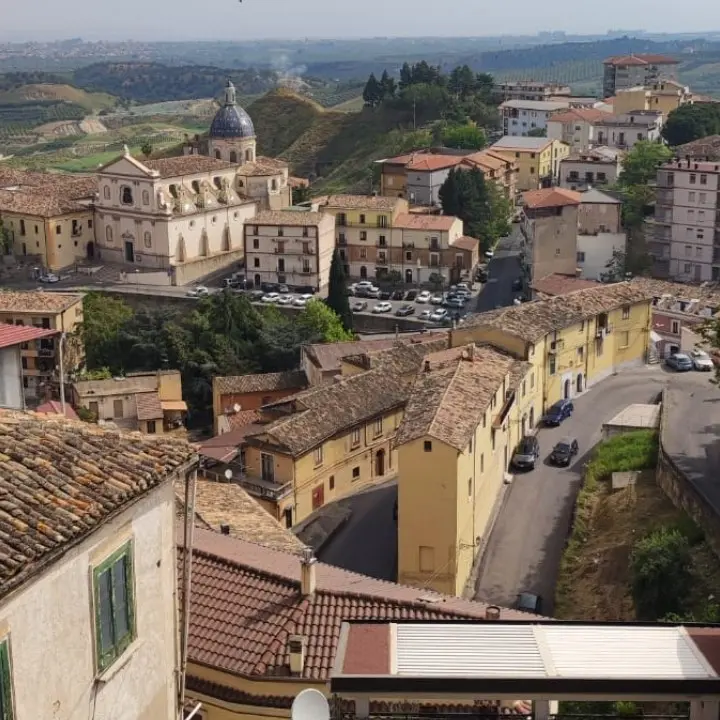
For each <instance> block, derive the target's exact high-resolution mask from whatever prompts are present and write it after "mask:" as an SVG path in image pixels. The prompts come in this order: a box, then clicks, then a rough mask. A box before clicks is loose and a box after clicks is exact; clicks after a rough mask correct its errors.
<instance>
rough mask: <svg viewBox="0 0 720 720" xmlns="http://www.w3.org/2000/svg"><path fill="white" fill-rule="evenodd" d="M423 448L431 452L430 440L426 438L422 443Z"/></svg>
mask: <svg viewBox="0 0 720 720" xmlns="http://www.w3.org/2000/svg"><path fill="white" fill-rule="evenodd" d="M423 450H424V451H425V452H432V440H426V441H425V442H424V443H423Z"/></svg>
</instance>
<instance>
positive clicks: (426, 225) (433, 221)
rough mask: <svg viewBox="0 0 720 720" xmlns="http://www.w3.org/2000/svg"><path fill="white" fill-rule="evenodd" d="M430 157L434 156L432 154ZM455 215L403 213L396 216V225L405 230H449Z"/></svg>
mask: <svg viewBox="0 0 720 720" xmlns="http://www.w3.org/2000/svg"><path fill="white" fill-rule="evenodd" d="M428 157H433V156H432V155H430V156H428ZM456 221H457V218H456V217H455V216H453V215H419V214H418V213H401V214H400V215H398V216H397V217H396V218H395V222H394V223H393V226H394V227H398V228H403V229H405V230H436V231H438V232H443V231H444V232H447V231H448V230H450V228H451V227H452V226H453V225H454V224H455V222H456Z"/></svg>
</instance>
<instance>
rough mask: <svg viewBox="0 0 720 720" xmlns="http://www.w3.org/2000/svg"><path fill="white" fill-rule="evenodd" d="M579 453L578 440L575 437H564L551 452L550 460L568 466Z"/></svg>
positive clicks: (561, 465)
mask: <svg viewBox="0 0 720 720" xmlns="http://www.w3.org/2000/svg"><path fill="white" fill-rule="evenodd" d="M577 453H578V442H577V440H576V439H575V438H571V437H566V438H563V439H562V440H561V441H560V442H559V443H558V444H557V445H556V446H555V447H554V448H553V449H552V452H551V453H550V462H551V463H552V464H553V465H558V466H560V467H567V466H568V465H570V463H571V462H572V459H573V458H574V457H575V456H576V455H577Z"/></svg>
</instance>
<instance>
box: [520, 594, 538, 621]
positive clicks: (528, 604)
mask: <svg viewBox="0 0 720 720" xmlns="http://www.w3.org/2000/svg"><path fill="white" fill-rule="evenodd" d="M515 607H516V608H517V609H518V610H522V611H523V612H529V613H534V614H535V615H540V614H541V613H542V598H541V597H540V595H536V594H535V593H529V592H522V593H520V594H519V595H518V596H517V600H516V601H515Z"/></svg>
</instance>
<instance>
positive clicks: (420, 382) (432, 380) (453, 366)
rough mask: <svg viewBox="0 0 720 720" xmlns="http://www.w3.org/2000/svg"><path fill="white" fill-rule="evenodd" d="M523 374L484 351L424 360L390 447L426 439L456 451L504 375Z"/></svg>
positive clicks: (468, 349)
mask: <svg viewBox="0 0 720 720" xmlns="http://www.w3.org/2000/svg"><path fill="white" fill-rule="evenodd" d="M515 366H519V367H515ZM528 369H529V365H528V364H527V363H523V362H519V361H517V360H514V359H513V358H512V357H510V356H509V355H507V354H505V353H503V352H501V351H498V350H496V349H495V348H491V347H487V346H484V347H477V346H475V345H467V346H465V347H456V348H452V349H451V350H445V351H442V352H438V353H434V354H430V355H427V356H426V357H425V363H424V366H423V367H422V368H421V369H420V370H419V371H418V373H417V376H416V378H415V382H414V384H413V387H412V390H411V391H410V399H409V400H408V404H407V406H406V408H405V416H404V418H403V421H402V423H401V425H400V427H399V428H398V432H397V436H396V439H395V444H396V445H398V446H399V445H404V444H406V443H409V442H412V441H413V440H417V439H418V438H422V437H426V436H429V437H432V438H434V439H436V440H440V441H441V442H444V443H445V444H447V445H449V446H450V447H453V448H455V449H456V450H459V451H461V452H462V451H463V450H465V448H466V447H467V445H468V443H469V442H470V438H471V437H472V436H473V434H474V432H475V428H476V427H477V426H478V424H479V423H480V422H481V420H482V417H483V415H484V414H485V412H486V411H487V408H488V406H489V404H490V401H491V399H492V397H493V396H494V395H495V393H496V392H497V390H498V389H499V388H500V387H502V383H503V380H504V379H505V377H506V376H507V375H508V373H511V371H514V372H515V374H516V375H518V376H519V375H522V374H524V373H526V372H527V371H528Z"/></svg>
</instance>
